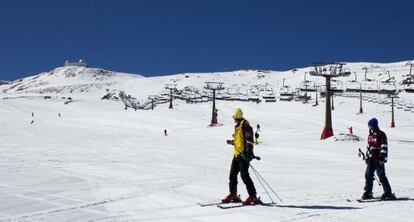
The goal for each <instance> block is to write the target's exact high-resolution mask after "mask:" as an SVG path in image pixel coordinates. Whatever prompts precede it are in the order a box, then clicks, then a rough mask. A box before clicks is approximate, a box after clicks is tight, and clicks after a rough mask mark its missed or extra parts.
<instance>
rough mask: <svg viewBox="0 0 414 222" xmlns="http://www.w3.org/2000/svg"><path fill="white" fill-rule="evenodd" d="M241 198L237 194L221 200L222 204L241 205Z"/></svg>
mask: <svg viewBox="0 0 414 222" xmlns="http://www.w3.org/2000/svg"><path fill="white" fill-rule="evenodd" d="M240 202H241V199H240V196H238V195H237V194H229V195H227V196H226V197H225V198H224V199H222V200H221V203H240Z"/></svg>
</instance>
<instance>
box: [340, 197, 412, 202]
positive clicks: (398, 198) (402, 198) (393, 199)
mask: <svg viewBox="0 0 414 222" xmlns="http://www.w3.org/2000/svg"><path fill="white" fill-rule="evenodd" d="M408 200H414V199H412V198H409V197H396V198H392V199H381V197H375V198H373V199H366V200H363V199H355V200H351V199H346V201H348V202H353V201H356V202H359V203H372V202H382V201H408Z"/></svg>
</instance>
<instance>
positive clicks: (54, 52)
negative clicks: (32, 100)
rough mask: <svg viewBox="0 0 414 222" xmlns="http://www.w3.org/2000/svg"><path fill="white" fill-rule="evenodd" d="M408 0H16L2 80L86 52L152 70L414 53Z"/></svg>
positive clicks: (10, 6)
mask: <svg viewBox="0 0 414 222" xmlns="http://www.w3.org/2000/svg"><path fill="white" fill-rule="evenodd" d="M413 34H414V1H410V0H393V1H391V0H389V1H382V0H377V1H373V0H365V1H363V0H359V1H357V0H330V1H329V0H319V1H317V0H273V1H271V0H234V1H233V0H174V1H173V0H163V1H162V0H148V1H144V0H136V1H133V0H82V1H81V0H65V1H60V0H53V1H52V0H38V1H31V0H26V1H22V0H14V1H11V0H9V1H2V2H1V3H0V61H1V62H0V64H1V67H0V79H4V80H14V79H17V78H20V77H23V76H29V75H33V74H37V73H39V72H42V71H48V70H51V69H52V68H55V67H58V66H61V65H62V64H63V63H64V61H65V60H66V59H70V60H78V59H80V58H84V59H85V60H86V61H87V62H88V63H89V64H90V65H91V66H94V67H102V68H106V69H110V70H115V71H123V72H131V73H139V74H142V75H146V76H153V75H165V74H174V73H182V72H209V71H226V70H237V69H244V68H260V69H272V70H287V69H290V68H296V67H304V66H308V65H309V64H310V62H312V61H324V60H328V61H370V62H392V61H400V60H410V59H413V58H414V45H413V42H414V41H413V36H414V35H413Z"/></svg>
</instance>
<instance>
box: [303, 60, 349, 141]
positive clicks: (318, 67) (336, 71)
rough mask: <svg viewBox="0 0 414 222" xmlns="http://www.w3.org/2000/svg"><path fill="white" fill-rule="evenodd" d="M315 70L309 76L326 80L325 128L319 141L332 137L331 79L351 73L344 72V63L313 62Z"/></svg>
mask: <svg viewBox="0 0 414 222" xmlns="http://www.w3.org/2000/svg"><path fill="white" fill-rule="evenodd" d="M312 65H313V66H314V68H315V70H314V71H310V72H309V74H310V75H311V76H321V77H324V78H325V80H326V106H325V127H324V129H323V131H322V134H321V139H322V140H323V139H326V138H329V137H331V136H333V129H332V113H331V108H332V107H331V79H332V78H337V77H342V76H349V75H350V74H351V72H349V70H344V68H343V66H344V65H345V63H340V62H313V63H312Z"/></svg>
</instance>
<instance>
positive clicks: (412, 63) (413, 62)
mask: <svg viewBox="0 0 414 222" xmlns="http://www.w3.org/2000/svg"><path fill="white" fill-rule="evenodd" d="M406 65H407V66H410V74H409V76H411V77H412V76H413V75H414V74H413V73H412V70H413V67H414V60H413V61H409V62H407V64H406Z"/></svg>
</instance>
